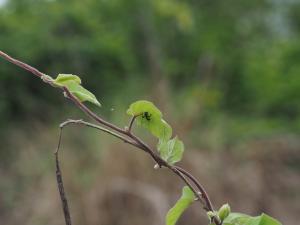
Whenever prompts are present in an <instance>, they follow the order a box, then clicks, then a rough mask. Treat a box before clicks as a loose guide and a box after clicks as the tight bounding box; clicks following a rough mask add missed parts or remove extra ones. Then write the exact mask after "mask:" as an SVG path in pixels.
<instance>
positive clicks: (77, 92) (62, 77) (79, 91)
mask: <svg viewBox="0 0 300 225" xmlns="http://www.w3.org/2000/svg"><path fill="white" fill-rule="evenodd" d="M53 84H54V85H57V86H59V87H66V88H67V89H68V90H69V91H70V92H71V94H73V95H74V96H75V97H76V98H77V99H78V100H79V101H80V102H84V101H88V102H91V103H93V104H95V105H97V106H101V104H100V102H99V101H98V100H97V98H96V96H95V95H94V94H93V93H91V92H90V91H88V90H87V89H85V88H84V87H82V86H81V79H80V78H79V77H78V76H76V75H72V74H59V75H58V76H57V78H56V79H55V80H53Z"/></svg>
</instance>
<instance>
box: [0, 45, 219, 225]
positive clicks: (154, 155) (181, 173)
mask: <svg viewBox="0 0 300 225" xmlns="http://www.w3.org/2000/svg"><path fill="white" fill-rule="evenodd" d="M0 56H1V57H2V58H4V59H6V60H7V61H9V62H11V63H13V64H15V65H17V66H19V67H21V68H23V69H25V70H27V71H29V72H31V73H33V74H34V75H36V76H38V77H40V78H41V79H42V80H43V81H44V82H46V83H48V84H50V85H52V86H55V85H54V83H53V79H52V78H51V77H49V76H47V75H46V74H43V73H42V72H40V71H39V70H37V69H35V68H33V67H32V66H29V65H27V64H26V63H23V62H21V61H19V60H16V59H14V58H12V57H11V56H9V55H7V54H5V53H4V52H2V51H0ZM61 89H62V90H63V91H64V93H65V96H66V97H67V98H69V99H70V100H71V101H73V103H74V104H75V105H76V106H77V107H78V108H79V109H81V110H82V111H83V112H84V113H85V114H86V115H88V116H89V117H91V118H92V119H94V120H95V121H97V122H98V123H100V124H102V125H104V126H106V127H108V128H110V129H111V130H113V131H115V132H117V133H120V134H122V135H124V136H126V137H128V138H130V139H131V140H129V139H127V138H125V137H123V136H121V135H119V136H116V135H114V136H116V137H118V138H121V139H122V140H124V141H125V142H127V143H129V144H132V145H134V146H135V147H137V148H139V149H141V150H144V151H146V152H147V153H148V154H149V155H150V156H151V157H152V158H153V160H154V161H155V162H156V163H157V164H158V165H159V166H160V167H166V168H168V169H170V170H171V171H173V172H174V173H175V174H176V175H177V176H178V177H179V178H181V179H182V180H183V181H184V183H186V184H187V185H188V186H189V187H190V188H191V189H192V190H193V192H194V193H195V195H196V196H197V197H198V199H199V200H200V199H201V197H202V196H203V197H204V198H203V199H204V201H205V206H206V207H204V209H205V210H207V211H210V209H213V207H212V204H211V202H210V200H209V198H208V195H207V193H206V192H205V190H204V188H203V187H202V186H201V185H200V183H199V182H198V181H197V180H196V179H195V178H194V177H193V176H192V175H191V174H190V173H189V172H187V171H185V170H183V169H181V168H179V167H177V168H176V167H175V166H172V165H170V164H169V163H168V162H166V161H165V160H163V159H162V158H161V157H160V156H159V155H158V154H157V153H156V152H155V151H153V150H152V149H151V148H150V147H149V146H148V145H147V144H146V143H144V142H143V141H142V140H141V139H140V138H138V137H137V136H135V135H134V134H133V133H132V132H131V127H132V124H133V122H134V119H132V121H131V123H130V129H129V130H127V129H122V128H120V127H117V126H116V125H114V124H112V123H110V122H107V121H106V120H104V119H102V118H101V117H100V116H98V115H97V114H96V113H94V112H93V111H91V110H90V109H89V108H88V107H87V106H85V105H84V104H83V103H82V102H80V101H79V100H78V99H77V98H76V97H75V96H74V95H73V94H72V93H71V92H70V91H69V90H68V89H67V88H66V87H62V88H61ZM92 127H94V128H96V127H95V126H94V125H93V126H92ZM101 130H103V129H102V128H101ZM107 131H108V130H107ZM109 132H112V131H109ZM109 132H107V133H109ZM123 138H124V139H123ZM125 139H126V140H125ZM56 161H57V173H58V175H60V176H58V178H61V173H60V169H59V163H58V162H59V161H58V151H57V152H56ZM186 177H187V178H188V179H190V180H191V181H192V182H193V183H194V184H195V186H196V187H197V188H198V189H199V191H197V190H196V189H195V188H194V186H193V185H192V184H191V183H190V182H189V180H188V179H187V178H186ZM58 181H61V183H60V182H58V184H59V190H60V194H61V200H62V202H63V206H64V213H68V208H67V201H66V198H65V197H64V196H65V195H64V189H63V184H62V179H61V180H58ZM61 191H63V192H61ZM199 192H200V193H199ZM62 193H63V195H62ZM63 197H64V198H63ZM65 209H66V210H67V211H66V212H65ZM65 218H66V225H71V224H70V223H68V222H70V221H71V220H69V218H70V215H68V214H65ZM215 223H216V224H217V225H220V223H219V222H217V221H216V222H215Z"/></svg>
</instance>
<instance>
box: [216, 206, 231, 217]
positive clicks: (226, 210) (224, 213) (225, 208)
mask: <svg viewBox="0 0 300 225" xmlns="http://www.w3.org/2000/svg"><path fill="white" fill-rule="evenodd" d="M229 214H230V206H229V204H228V203H227V204H224V205H222V206H221V208H220V209H219V210H218V216H219V218H220V219H221V221H224V219H225V218H226V217H227V216H228V215H229Z"/></svg>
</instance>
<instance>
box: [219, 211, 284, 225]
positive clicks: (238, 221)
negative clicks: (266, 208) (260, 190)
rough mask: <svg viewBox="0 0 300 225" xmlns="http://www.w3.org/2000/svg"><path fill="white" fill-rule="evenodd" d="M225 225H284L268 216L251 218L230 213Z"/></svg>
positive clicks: (262, 215)
mask: <svg viewBox="0 0 300 225" xmlns="http://www.w3.org/2000/svg"><path fill="white" fill-rule="evenodd" d="M223 224H224V225H282V224H281V223H280V222H279V221H278V220H276V219H274V218H272V217H270V216H268V215H266V214H264V213H263V214H261V215H260V216H256V217H251V216H248V215H245V214H241V213H230V214H229V216H228V217H227V218H226V219H225V220H224V223H223Z"/></svg>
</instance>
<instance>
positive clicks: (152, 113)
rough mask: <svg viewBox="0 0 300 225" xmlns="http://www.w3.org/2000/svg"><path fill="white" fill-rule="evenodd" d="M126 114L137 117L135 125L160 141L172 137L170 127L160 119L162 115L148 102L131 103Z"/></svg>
mask: <svg viewBox="0 0 300 225" xmlns="http://www.w3.org/2000/svg"><path fill="white" fill-rule="evenodd" d="M127 114H128V115H131V116H137V118H136V120H137V124H138V125H140V126H142V127H144V128H145V129H147V130H149V131H150V132H151V133H152V134H153V135H154V136H155V137H157V138H159V139H161V140H169V139H170V138H171V136H172V128H171V126H170V125H169V124H168V123H167V122H166V121H164V120H163V119H162V113H161V112H160V111H159V109H158V108H157V107H156V106H155V105H154V104H153V103H152V102H149V101H145V100H140V101H137V102H134V103H132V104H131V105H130V106H129V109H128V110H127Z"/></svg>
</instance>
